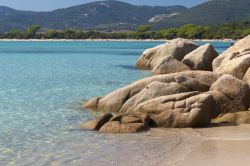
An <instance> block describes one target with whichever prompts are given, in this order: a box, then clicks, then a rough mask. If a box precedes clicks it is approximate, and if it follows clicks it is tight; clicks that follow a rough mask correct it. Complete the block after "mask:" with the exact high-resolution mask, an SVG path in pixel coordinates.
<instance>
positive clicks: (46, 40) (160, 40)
mask: <svg viewBox="0 0 250 166" xmlns="http://www.w3.org/2000/svg"><path fill="white" fill-rule="evenodd" d="M190 40H192V41H194V42H236V40H233V39H190ZM3 41H26V42H30V41H34V42H55V41H56V42H70V41H100V42H101V41H103V42H105V41H111V42H112V41H118V42H119V41H127V42H136V41H143V42H152V41H156V42H157V41H158V42H167V41H168V40H167V39H0V42H3Z"/></svg>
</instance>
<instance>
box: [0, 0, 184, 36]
mask: <svg viewBox="0 0 250 166" xmlns="http://www.w3.org/2000/svg"><path fill="white" fill-rule="evenodd" d="M185 10H187V9H186V8H185V7H183V6H170V7H157V6H156V7H151V6H135V5H131V4H128V3H124V2H120V1H115V0H108V1H99V2H93V3H87V4H83V5H79V6H74V7H70V8H65V9H58V10H55V11H51V12H27V11H18V10H14V9H11V8H7V7H0V32H5V31H8V30H10V29H13V28H18V29H26V28H27V27H29V26H31V25H32V24H38V25H40V26H41V27H42V28H45V29H65V28H73V29H89V28H104V29H110V28H111V27H112V28H114V27H124V28H125V29H129V28H131V27H133V26H137V25H140V24H145V23H148V22H149V20H150V19H151V18H154V17H159V16H161V15H163V16H168V15H171V14H174V13H178V14H180V13H182V12H183V11H185Z"/></svg>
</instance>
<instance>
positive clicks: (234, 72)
mask: <svg viewBox="0 0 250 166" xmlns="http://www.w3.org/2000/svg"><path fill="white" fill-rule="evenodd" d="M136 67H138V68H139V69H145V70H152V72H153V74H156V75H155V76H152V77H148V78H145V79H142V80H139V81H136V82H134V83H132V84H130V85H128V86H126V87H124V88H121V89H118V90H116V91H114V92H111V93H110V94H108V95H106V96H103V97H98V98H94V99H92V100H89V101H87V102H85V103H83V105H82V107H83V108H85V109H91V110H95V111H102V112H113V113H114V115H112V114H110V113H107V114H104V115H103V116H102V117H98V118H97V119H95V120H92V121H90V122H87V123H85V124H83V125H82V126H81V127H82V128H84V129H92V130H98V131H100V132H109V133H110V132H111V133H128V132H139V131H143V130H147V129H149V128H150V127H167V128H169V127H177V128H182V127H200V126H206V125H208V124H209V123H210V122H211V120H212V119H215V121H217V122H221V121H224V120H225V121H228V122H235V123H237V122H248V121H249V120H248V119H249V118H250V116H249V113H245V112H243V113H238V112H239V111H244V110H248V109H249V106H250V88H249V87H250V36H248V37H246V38H244V39H242V40H240V41H239V42H237V43H236V44H235V45H233V46H232V47H230V48H229V49H228V50H226V51H225V52H224V53H222V54H221V55H219V56H218V53H217V52H216V51H215V50H214V48H213V46H212V45H210V44H206V45H203V46H200V47H198V46H197V45H196V44H194V43H192V42H191V41H189V40H185V39H175V40H172V41H170V42H168V43H166V44H162V45H159V46H156V47H154V48H151V49H147V50H146V51H144V52H143V54H142V56H141V57H140V58H139V60H138V61H137V63H136ZM245 115H246V116H248V117H249V118H248V117H244V118H243V120H242V118H241V117H243V116H245Z"/></svg>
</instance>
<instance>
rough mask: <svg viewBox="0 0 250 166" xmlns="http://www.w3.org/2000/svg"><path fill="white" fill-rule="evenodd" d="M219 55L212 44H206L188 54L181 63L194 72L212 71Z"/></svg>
mask: <svg viewBox="0 0 250 166" xmlns="http://www.w3.org/2000/svg"><path fill="white" fill-rule="evenodd" d="M217 56H218V53H217V52H216V51H215V50H214V48H213V46H212V45H211V44H205V45H203V46H200V47H199V48H197V49H195V50H194V51H192V52H191V53H189V54H187V55H186V56H185V57H184V59H183V60H182V61H181V62H182V63H184V64H186V65H187V66H189V67H190V68H191V69H193V70H206V71H212V70H213V67H212V63H213V60H214V59H215V58H217Z"/></svg>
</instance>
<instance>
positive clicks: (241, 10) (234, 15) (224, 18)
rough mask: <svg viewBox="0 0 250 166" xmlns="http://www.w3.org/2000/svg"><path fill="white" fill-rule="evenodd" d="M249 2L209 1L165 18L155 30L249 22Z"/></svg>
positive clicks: (232, 0) (156, 25)
mask: <svg viewBox="0 0 250 166" xmlns="http://www.w3.org/2000/svg"><path fill="white" fill-rule="evenodd" d="M249 9H250V0H209V1H207V2H205V3H202V4H200V5H197V6H194V7H192V8H190V9H188V10H186V11H184V12H183V13H181V14H180V15H177V16H173V17H171V18H166V19H164V20H162V21H161V22H158V23H157V24H155V25H154V26H155V28H156V29H159V28H166V27H178V26H181V25H184V24H196V25H215V24H223V23H229V22H233V21H237V20H240V21H250V10H249Z"/></svg>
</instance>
